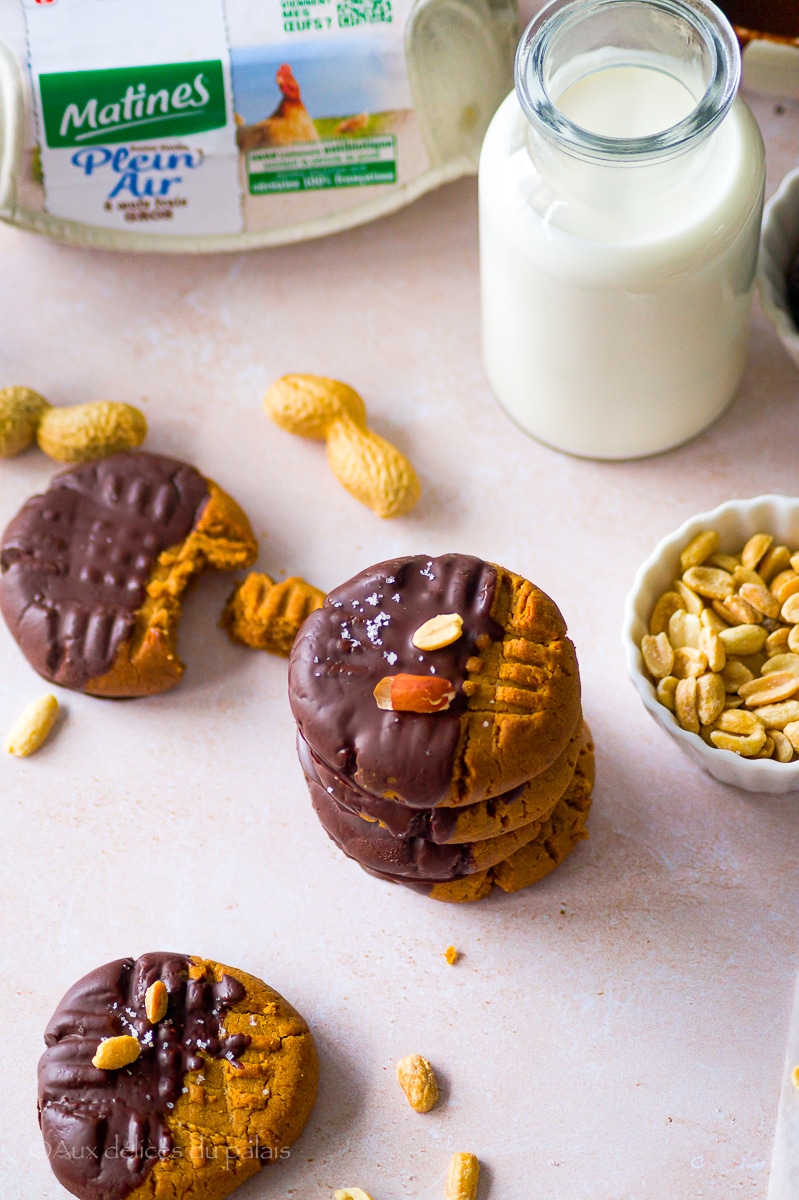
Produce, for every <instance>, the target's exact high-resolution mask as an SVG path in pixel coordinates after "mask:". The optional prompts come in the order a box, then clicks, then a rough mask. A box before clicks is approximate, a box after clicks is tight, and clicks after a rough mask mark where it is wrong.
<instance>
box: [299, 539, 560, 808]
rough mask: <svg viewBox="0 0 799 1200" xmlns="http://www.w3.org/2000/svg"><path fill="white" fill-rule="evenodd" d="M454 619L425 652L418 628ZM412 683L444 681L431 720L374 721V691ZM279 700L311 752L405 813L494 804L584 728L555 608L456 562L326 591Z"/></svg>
mask: <svg viewBox="0 0 799 1200" xmlns="http://www.w3.org/2000/svg"><path fill="white" fill-rule="evenodd" d="M452 613H454V614H458V615H459V617H461V618H462V621H463V627H462V633H461V635H460V636H459V637H458V638H457V640H456V641H454V642H452V643H451V644H449V645H447V646H444V647H441V648H439V649H435V650H419V649H417V648H416V647H415V646H414V645H413V642H412V638H413V635H414V633H415V632H416V631H417V630H418V629H419V628H420V626H422V625H423V624H424V623H426V622H427V621H429V620H430V619H432V618H433V617H436V616H440V615H442V614H452ZM397 674H412V675H416V676H422V677H424V678H426V679H428V680H429V679H430V678H431V677H433V676H435V677H436V678H437V679H438V680H445V681H448V682H449V684H450V685H451V690H452V691H453V692H454V698H453V699H452V701H451V703H450V704H449V707H448V708H447V709H446V710H445V711H443V710H442V711H438V712H434V713H416V712H395V711H386V710H384V709H382V708H379V707H378V705H377V703H376V701H375V697H374V689H375V687H376V685H377V684H378V683H379V682H380V681H381V680H382V679H384V678H385V677H386V676H395V675H397ZM289 697H290V701H291V706H292V711H293V713H294V717H295V720H296V722H297V726H298V728H299V730H300V733H301V734H302V736H303V737H304V738H305V740H306V741H307V743H308V744H309V746H310V747H311V749H312V751H313V753H314V754H315V755H316V756H317V757H318V758H319V759H320V760H321V761H322V762H323V763H325V764H326V765H327V766H328V767H329V768H330V769H331V770H333V771H335V772H336V774H337V775H339V776H340V777H341V778H342V779H343V780H344V781H345V782H347V783H348V784H351V785H353V786H354V787H356V788H358V789H360V790H362V791H364V792H367V793H369V794H371V795H374V796H378V797H382V798H384V799H390V800H395V801H398V802H400V803H402V804H406V805H409V806H410V807H414V808H421V809H430V808H436V807H439V806H446V807H455V808H457V807H461V806H466V805H469V804H474V803H478V802H480V801H482V800H486V799H491V798H492V797H495V796H500V795H502V794H504V793H506V792H508V791H510V790H511V789H513V788H515V787H518V786H519V785H521V784H523V783H526V782H528V781H529V780H530V779H532V778H533V777H534V776H536V775H539V774H540V773H541V772H543V771H545V770H547V768H549V767H550V766H552V764H553V763H554V762H555V761H556V760H557V759H558V758H559V756H560V755H561V754H562V753H563V751H564V750H565V748H566V746H567V745H568V743H569V741H570V739H571V737H572V735H573V733H574V730H575V727H576V725H577V721H578V719H579V716H580V680H579V673H578V668H577V660H576V656H575V653H574V647H573V645H572V643H571V642H570V641H569V639H568V637H567V636H566V626H565V623H564V621H563V618H562V616H561V614H560V612H559V611H558V609H557V607H556V605H555V604H554V603H553V602H552V600H550V599H549V597H548V596H546V595H545V593H544V592H542V591H541V590H540V589H539V588H537V587H536V586H535V585H534V584H532V583H530V582H529V581H528V580H525V579H523V578H521V577H520V576H518V575H514V574H513V573H512V572H510V571H507V570H505V569H504V568H503V567H497V566H494V565H492V564H490V563H487V562H483V561H482V560H481V559H478V558H473V557H470V556H468V555H461V554H445V555H442V556H441V557H439V558H430V557H428V556H425V555H416V556H414V557H412V558H400V559H394V560H391V561H388V562H384V563H380V564H379V565H377V566H375V567H370V568H369V569H368V570H366V571H363V572H361V573H360V574H359V575H356V576H355V577H354V578H353V579H351V580H350V581H349V582H348V583H345V584H343V585H342V586H341V587H339V588H336V589H335V590H334V591H333V592H331V593H330V594H329V595H328V596H327V597H326V599H325V602H324V604H323V606H322V608H321V609H319V610H318V611H317V612H314V613H312V614H311V615H310V616H309V617H308V619H307V620H306V621H305V623H304V625H303V626H302V629H301V630H300V632H299V634H298V636H297V639H296V641H295V643H294V647H293V649H292V653H291V660H290V664H289Z"/></svg>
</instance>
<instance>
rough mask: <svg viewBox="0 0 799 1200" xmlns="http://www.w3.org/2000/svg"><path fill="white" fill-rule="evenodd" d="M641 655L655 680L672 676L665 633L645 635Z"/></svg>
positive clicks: (672, 659)
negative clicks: (655, 635) (654, 635)
mask: <svg viewBox="0 0 799 1200" xmlns="http://www.w3.org/2000/svg"><path fill="white" fill-rule="evenodd" d="M414 645H416V642H414ZM422 649H424V647H422ZM641 653H642V655H643V656H644V662H645V663H646V669H647V671H648V672H649V674H650V675H651V676H652V678H653V679H665V677H666V676H667V675H670V674H671V668H672V667H673V666H674V650H673V649H672V647H671V643H670V642H669V639H668V637H667V636H666V634H665V633H659V634H658V635H657V637H652V635H651V634H645V635H644V637H643V638H642V639H641Z"/></svg>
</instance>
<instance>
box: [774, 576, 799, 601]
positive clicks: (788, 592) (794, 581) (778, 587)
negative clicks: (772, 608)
mask: <svg viewBox="0 0 799 1200" xmlns="http://www.w3.org/2000/svg"><path fill="white" fill-rule="evenodd" d="M769 587H770V590H771V592H772V593H773V594H774V596H776V598H777V600H778V601H779V602H780V604H784V603H785V601H786V600H787V599H788V597H789V596H792V595H793V594H794V592H799V575H797V573H796V571H794V570H793V569H789V570H787V571H780V573H779V575H775V576H774V578H773V579H772V581H771V583H770V585H769Z"/></svg>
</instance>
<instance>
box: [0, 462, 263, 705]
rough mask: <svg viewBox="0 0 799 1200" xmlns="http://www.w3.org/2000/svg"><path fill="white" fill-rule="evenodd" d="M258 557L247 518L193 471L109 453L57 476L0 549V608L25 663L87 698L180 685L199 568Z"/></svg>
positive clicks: (29, 504) (17, 521) (247, 561)
mask: <svg viewBox="0 0 799 1200" xmlns="http://www.w3.org/2000/svg"><path fill="white" fill-rule="evenodd" d="M257 552H258V545H257V542H256V541H255V538H254V537H253V533H252V529H251V528H250V523H249V521H248V520H247V517H246V516H245V515H244V513H243V512H242V510H241V509H240V508H239V506H238V505H237V504H236V502H235V501H234V500H232V499H231V498H230V496H228V495H227V494H226V493H225V492H223V491H222V489H221V488H219V487H217V485H216V484H215V483H213V482H212V481H211V480H209V479H205V478H204V477H203V476H202V475H201V474H200V472H199V471H197V470H195V468H194V467H190V466H187V465H186V464H185V463H181V462H177V461H176V460H175V459H171V458H165V457H163V456H161V455H156V454H145V453H141V452H140V453H126V454H115V455H113V456H112V457H111V458H106V459H102V460H101V461H99V462H92V463H86V464H83V465H81V466H77V467H73V468H72V469H71V470H69V471H64V472H62V473H61V474H59V475H56V476H55V478H54V479H53V480H52V482H51V484H50V487H49V488H48V490H47V491H46V492H45V493H44V494H43V495H39V496H34V497H33V498H32V499H30V500H29V501H28V502H27V504H25V505H24V507H23V508H22V509H21V510H20V512H19V513H18V514H17V516H16V517H15V518H14V519H13V520H12V522H11V524H10V525H9V526H8V528H7V529H6V531H5V533H4V535H3V538H2V543H0V572H2V574H0V610H1V611H2V613H3V616H4V617H5V620H6V623H7V624H8V627H9V629H10V630H11V633H12V635H13V636H14V638H15V639H16V641H17V643H18V644H19V646H20V648H21V650H22V651H23V653H24V654H25V657H26V658H27V659H28V661H29V662H30V664H31V666H33V667H34V668H35V670H37V671H38V672H39V674H40V675H43V676H44V678H45V679H48V680H50V681H51V682H52V683H57V684H60V685H61V686H62V687H67V688H73V689H75V690H77V691H83V692H89V693H91V694H92V695H95V696H109V697H126V696H148V695H152V694H154V693H156V692H163V691H166V690H168V689H169V688H171V687H174V686H175V684H177V683H179V682H180V678H181V676H182V674H183V664H182V663H181V661H180V659H179V658H178V653H177V634H178V622H179V619H180V611H181V601H182V598H183V594H184V592H185V590H186V587H187V586H188V584H189V582H190V581H191V579H192V578H193V577H194V576H195V575H197V574H198V573H199V572H200V571H202V570H203V569H204V568H205V567H206V566H210V567H216V568H217V569H218V570H233V569H236V568H239V567H246V566H248V565H250V564H251V563H252V562H253V561H254V559H255V557H256V555H257Z"/></svg>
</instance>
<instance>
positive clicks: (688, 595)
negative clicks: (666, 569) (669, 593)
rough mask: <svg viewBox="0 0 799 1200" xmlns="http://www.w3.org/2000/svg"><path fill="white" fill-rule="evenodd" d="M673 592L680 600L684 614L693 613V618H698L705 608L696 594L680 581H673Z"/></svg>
mask: <svg viewBox="0 0 799 1200" xmlns="http://www.w3.org/2000/svg"><path fill="white" fill-rule="evenodd" d="M674 591H675V592H676V593H677V595H678V596H679V597H680V599H681V600H682V602H683V605H684V606H685V610H686V612H689V613H693V614H694V616H696V617H698V616H699V614H700V613H701V611H702V609H703V608H704V607H705V606H704V602H703V600H702V598H701V596H697V594H696V592H694V591H692V589H691V588H689V587H686V586H685V584H684V583H683V581H682V580H681V579H675V580H674Z"/></svg>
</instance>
